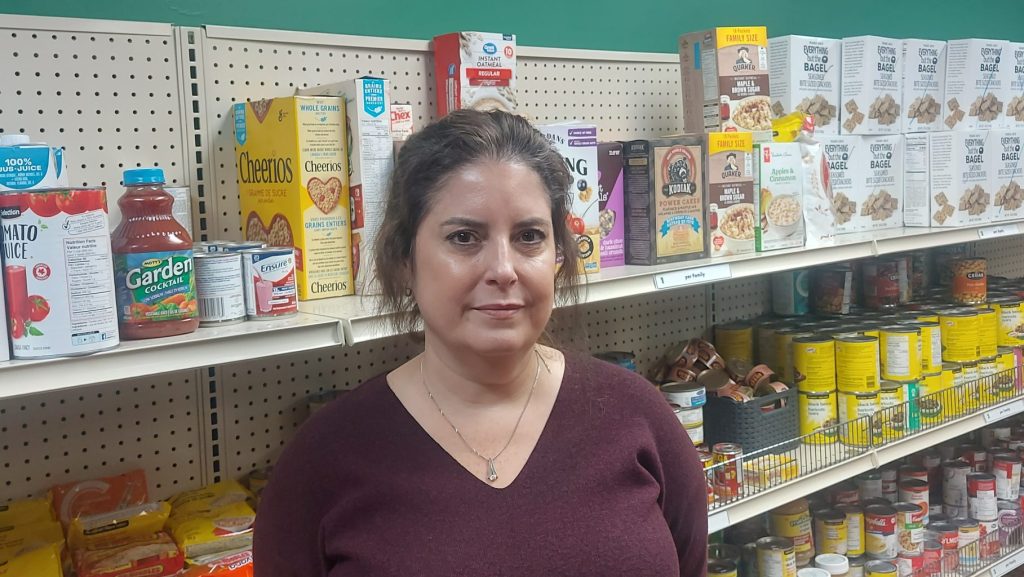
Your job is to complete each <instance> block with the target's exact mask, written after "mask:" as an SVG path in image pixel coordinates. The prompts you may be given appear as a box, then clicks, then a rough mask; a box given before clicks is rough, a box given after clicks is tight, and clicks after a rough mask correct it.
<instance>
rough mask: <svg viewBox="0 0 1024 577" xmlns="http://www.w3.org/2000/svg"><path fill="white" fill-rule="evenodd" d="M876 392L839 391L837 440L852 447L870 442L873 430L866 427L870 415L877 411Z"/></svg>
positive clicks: (864, 445) (862, 445)
mask: <svg viewBox="0 0 1024 577" xmlns="http://www.w3.org/2000/svg"><path fill="white" fill-rule="evenodd" d="M878 407H879V405H878V393H839V422H840V423H842V426H841V427H839V440H840V441H842V443H843V444H846V445H850V446H853V447H867V446H868V445H870V444H871V441H872V435H873V434H874V431H869V430H868V427H869V426H870V425H869V422H870V419H868V418H866V417H871V416H872V415H874V414H875V413H877V412H878Z"/></svg>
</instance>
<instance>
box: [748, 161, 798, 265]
mask: <svg viewBox="0 0 1024 577" xmlns="http://www.w3.org/2000/svg"><path fill="white" fill-rule="evenodd" d="M751 156H752V158H753V161H754V162H753V174H754V214H755V215H756V216H757V218H756V225H757V226H756V228H755V229H754V248H755V249H756V250H757V251H766V250H777V249H782V248H794V247H800V246H803V245H804V213H803V194H804V192H803V178H802V176H801V173H802V171H803V160H802V159H801V155H800V144H798V143H796V142H777V143H772V144H755V145H754V152H753V154H752V155H751Z"/></svg>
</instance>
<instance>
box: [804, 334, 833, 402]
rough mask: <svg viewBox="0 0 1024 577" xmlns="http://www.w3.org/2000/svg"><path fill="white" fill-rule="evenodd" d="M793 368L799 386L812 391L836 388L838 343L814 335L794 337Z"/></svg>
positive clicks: (818, 391)
mask: <svg viewBox="0 0 1024 577" xmlns="http://www.w3.org/2000/svg"><path fill="white" fill-rule="evenodd" d="M793 368H794V376H795V379H796V380H795V382H796V385H797V388H799V389H800V390H801V391H807V392H812V393H822V392H830V391H834V390H835V389H836V343H835V341H834V340H832V339H831V338H829V337H825V336H821V335H814V336H810V337H798V338H795V339H793Z"/></svg>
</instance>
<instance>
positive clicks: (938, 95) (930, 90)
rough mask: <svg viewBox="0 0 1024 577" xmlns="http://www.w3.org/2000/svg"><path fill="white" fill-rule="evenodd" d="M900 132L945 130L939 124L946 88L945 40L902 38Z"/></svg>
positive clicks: (943, 125)
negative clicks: (901, 110)
mask: <svg viewBox="0 0 1024 577" xmlns="http://www.w3.org/2000/svg"><path fill="white" fill-rule="evenodd" d="M902 61H903V114H902V115H901V116H902V117H903V132H904V133H907V132H934V131H937V130H947V128H946V125H945V124H943V123H942V100H943V98H942V95H943V94H944V93H945V90H946V43H945V42H943V41H941V40H917V39H908V40H904V41H903V58H902Z"/></svg>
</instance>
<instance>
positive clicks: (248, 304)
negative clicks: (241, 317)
mask: <svg viewBox="0 0 1024 577" xmlns="http://www.w3.org/2000/svg"><path fill="white" fill-rule="evenodd" d="M241 255H242V270H243V271H244V274H245V313H246V316H247V317H248V318H249V320H273V319H277V318H281V317H287V316H292V315H295V314H297V313H298V312H299V301H298V291H297V290H296V286H295V249H293V248H291V247H271V248H252V249H246V250H243V251H241Z"/></svg>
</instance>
